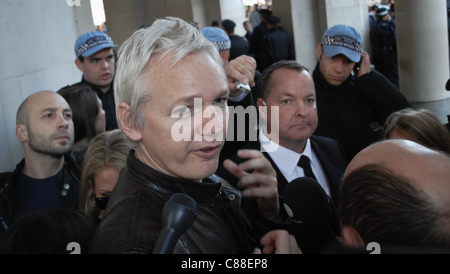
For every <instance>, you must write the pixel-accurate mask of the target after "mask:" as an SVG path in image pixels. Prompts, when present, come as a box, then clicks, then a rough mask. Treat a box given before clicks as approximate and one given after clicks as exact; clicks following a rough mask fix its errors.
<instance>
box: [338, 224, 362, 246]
mask: <svg viewBox="0 0 450 274" xmlns="http://www.w3.org/2000/svg"><path fill="white" fill-rule="evenodd" d="M342 243H343V244H344V246H347V247H353V248H363V249H365V248H366V246H365V244H364V241H363V239H362V238H361V235H359V233H358V232H357V231H356V230H355V229H354V228H353V227H348V226H344V227H343V228H342Z"/></svg>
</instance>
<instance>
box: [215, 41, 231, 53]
mask: <svg viewBox="0 0 450 274" xmlns="http://www.w3.org/2000/svg"><path fill="white" fill-rule="evenodd" d="M212 43H213V44H214V46H216V48H217V49H218V50H219V51H220V50H228V49H230V48H231V41H222V42H212Z"/></svg>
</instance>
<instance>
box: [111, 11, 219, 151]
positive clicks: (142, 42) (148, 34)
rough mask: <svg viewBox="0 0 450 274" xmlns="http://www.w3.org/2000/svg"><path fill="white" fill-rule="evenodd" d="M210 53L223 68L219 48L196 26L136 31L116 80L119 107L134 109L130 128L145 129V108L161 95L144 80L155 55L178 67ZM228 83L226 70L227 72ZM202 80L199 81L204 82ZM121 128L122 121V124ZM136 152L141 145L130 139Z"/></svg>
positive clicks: (165, 24)
mask: <svg viewBox="0 0 450 274" xmlns="http://www.w3.org/2000/svg"><path fill="white" fill-rule="evenodd" d="M197 52H206V53H208V54H209V55H210V56H211V57H212V58H213V59H214V60H215V61H216V62H217V63H218V64H219V65H220V66H221V67H224V63H223V61H222V58H221V57H220V55H219V52H218V50H217V49H216V47H215V46H214V45H213V44H212V43H211V42H210V41H208V40H207V39H206V38H205V37H204V36H203V35H202V33H201V32H200V31H199V30H197V29H196V28H195V27H194V26H193V25H191V24H189V23H187V22H185V21H183V20H181V19H179V18H174V17H167V18H165V19H159V20H156V21H155V22H154V23H153V24H152V25H151V26H149V27H147V28H143V29H140V30H138V31H136V32H135V33H134V34H133V35H132V36H131V37H130V38H129V39H128V40H127V41H125V43H124V44H123V45H122V47H121V48H120V51H119V54H118V62H117V70H116V76H115V79H114V96H115V103H116V107H118V106H119V104H120V103H126V104H128V105H130V109H129V110H128V111H129V121H128V122H129V123H128V124H129V125H131V126H133V127H134V126H135V125H136V126H137V129H141V128H143V127H144V123H145V106H146V104H147V102H148V101H149V100H150V99H151V98H152V94H153V93H154V92H157V91H156V90H154V88H153V87H152V84H151V83H150V82H149V81H148V78H147V80H146V78H144V77H143V71H144V69H145V66H146V65H147V63H148V62H149V60H150V58H151V57H152V56H154V55H155V54H158V55H160V56H161V58H160V60H161V59H162V58H164V57H165V56H166V55H168V54H171V55H172V56H173V63H172V66H174V65H175V64H176V63H178V62H179V61H180V60H182V59H183V58H184V57H186V56H187V55H189V54H191V53H197ZM223 73H224V77H225V79H226V75H225V70H224V71H223ZM201 80H202V79H199V81H201ZM118 124H119V126H120V127H122V126H121V125H120V121H119V123H118ZM127 141H128V143H129V144H130V145H131V147H132V148H133V149H138V148H139V144H138V143H137V142H134V141H132V140H130V139H129V138H128V137H127Z"/></svg>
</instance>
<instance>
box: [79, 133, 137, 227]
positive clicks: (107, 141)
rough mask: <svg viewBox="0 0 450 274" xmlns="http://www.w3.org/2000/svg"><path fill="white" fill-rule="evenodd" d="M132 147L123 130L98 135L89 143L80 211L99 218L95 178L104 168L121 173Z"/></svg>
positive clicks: (82, 179)
mask: <svg viewBox="0 0 450 274" xmlns="http://www.w3.org/2000/svg"><path fill="white" fill-rule="evenodd" d="M129 152H130V147H129V145H128V143H127V142H126V139H125V134H124V133H123V132H122V131H121V130H113V131H107V132H103V133H100V134H98V135H97V136H96V137H94V139H92V141H91V142H90V143H89V147H88V149H87V151H86V157H85V159H84V163H83V171H82V176H81V193H80V206H79V210H80V211H82V212H84V213H86V214H88V215H91V216H93V217H94V218H97V217H98V215H99V214H100V209H98V207H97V206H96V205H95V204H94V202H93V200H94V193H93V191H92V189H93V188H94V186H95V185H94V176H95V173H96V172H97V171H98V170H100V169H102V168H104V167H112V168H115V169H117V170H118V171H119V172H120V171H121V170H122V169H123V168H124V167H125V166H126V162H127V157H128V154H129Z"/></svg>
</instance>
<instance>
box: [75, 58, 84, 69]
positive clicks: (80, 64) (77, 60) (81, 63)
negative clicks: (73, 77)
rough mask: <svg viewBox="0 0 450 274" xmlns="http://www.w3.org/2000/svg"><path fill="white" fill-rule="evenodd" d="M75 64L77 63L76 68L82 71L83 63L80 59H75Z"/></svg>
mask: <svg viewBox="0 0 450 274" xmlns="http://www.w3.org/2000/svg"><path fill="white" fill-rule="evenodd" d="M75 65H77V68H78V69H79V70H81V72H84V64H83V62H81V61H80V59H78V58H77V59H75Z"/></svg>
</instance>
